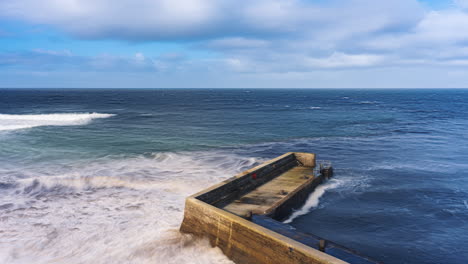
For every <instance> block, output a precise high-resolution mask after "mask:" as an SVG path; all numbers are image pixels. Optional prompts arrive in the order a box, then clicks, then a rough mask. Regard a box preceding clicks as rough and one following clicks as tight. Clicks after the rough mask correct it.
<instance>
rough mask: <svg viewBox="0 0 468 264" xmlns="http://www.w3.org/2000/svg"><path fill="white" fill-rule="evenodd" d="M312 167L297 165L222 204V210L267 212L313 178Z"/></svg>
mask: <svg viewBox="0 0 468 264" xmlns="http://www.w3.org/2000/svg"><path fill="white" fill-rule="evenodd" d="M313 170H314V168H313V167H304V166H297V167H293V168H291V169H289V170H288V171H286V172H284V173H282V174H281V175H279V176H277V177H276V178H274V179H272V180H271V181H269V182H267V183H265V184H263V185H261V186H259V187H257V188H256V189H254V190H253V191H251V192H249V193H247V194H245V195H243V196H241V197H239V198H238V199H236V200H234V201H233V202H231V203H230V204H228V205H226V206H224V208H223V209H224V210H226V211H229V212H231V213H234V214H236V215H239V216H242V217H248V216H249V215H250V214H251V213H253V214H268V213H270V212H271V211H272V210H274V209H276V208H277V207H278V206H279V205H280V204H282V203H284V202H285V201H287V200H288V199H289V198H290V196H291V194H293V193H294V192H295V191H296V190H298V189H302V188H303V185H308V184H310V182H311V181H313V180H314V178H315V176H314V174H313Z"/></svg>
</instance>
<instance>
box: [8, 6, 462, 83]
mask: <svg viewBox="0 0 468 264" xmlns="http://www.w3.org/2000/svg"><path fill="white" fill-rule="evenodd" d="M1 87H3V88H35V87H39V88H42V87H44V88H191V87H193V88H466V87H468V0H424V1H423V0H419V1H418V0H250V1H238V0H237V1H234V0H0V88H1Z"/></svg>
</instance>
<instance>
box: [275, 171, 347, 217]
mask: <svg viewBox="0 0 468 264" xmlns="http://www.w3.org/2000/svg"><path fill="white" fill-rule="evenodd" d="M341 184H342V183H341V182H340V181H338V180H335V179H333V180H331V181H329V182H327V183H325V184H322V185H319V186H318V187H317V188H316V189H315V190H314V192H313V193H311V194H310V196H309V198H307V201H306V202H305V204H304V205H303V206H302V208H301V209H299V210H297V211H295V212H294V213H293V214H292V215H291V216H290V217H289V218H288V219H286V220H285V221H284V223H285V224H289V223H291V222H292V221H293V220H294V219H296V218H297V217H299V216H301V215H305V214H308V213H309V212H310V210H311V209H312V208H315V207H317V206H318V205H319V202H320V198H321V197H322V196H323V195H324V194H325V192H326V191H327V190H331V189H335V188H337V187H339V186H340V185H341Z"/></svg>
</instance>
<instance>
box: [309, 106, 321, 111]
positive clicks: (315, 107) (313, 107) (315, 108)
mask: <svg viewBox="0 0 468 264" xmlns="http://www.w3.org/2000/svg"><path fill="white" fill-rule="evenodd" d="M309 109H311V110H318V109H322V107H320V106H311V107H309Z"/></svg>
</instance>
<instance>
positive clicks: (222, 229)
mask: <svg viewBox="0 0 468 264" xmlns="http://www.w3.org/2000/svg"><path fill="white" fill-rule="evenodd" d="M181 231H182V232H185V233H191V234H193V235H196V236H200V237H207V238H208V239H209V240H210V242H211V244H212V246H216V247H219V248H220V249H221V250H222V251H223V252H224V254H225V255H226V256H227V257H228V258H230V259H232V260H233V261H234V262H236V263H243V264H285V263H288V264H300V263H301V264H305V263H310V264H323V263H328V264H345V263H347V262H344V261H342V260H339V259H337V258H335V257H332V256H330V255H327V254H325V253H323V252H320V251H318V250H316V249H314V248H311V247H309V246H306V245H304V244H301V243H299V242H297V241H294V240H292V239H290V238H287V237H285V236H283V235H280V234H278V233H275V232H273V231H271V230H268V229H266V228H263V227H261V226H259V225H257V224H255V223H252V222H250V221H248V220H246V219H244V218H242V217H239V216H237V215H234V214H232V213H230V212H227V211H224V210H222V209H219V208H216V207H214V206H211V205H209V204H206V203H204V202H202V201H200V200H198V199H196V198H194V197H191V198H188V199H187V202H186V205H185V218H184V221H183V223H182V226H181Z"/></svg>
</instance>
